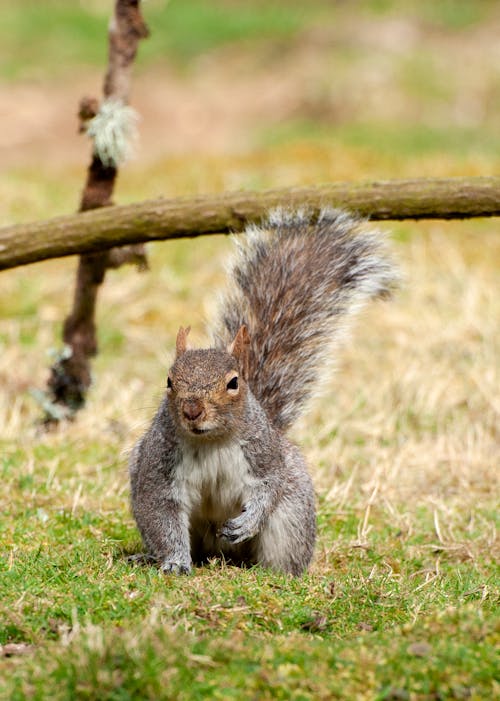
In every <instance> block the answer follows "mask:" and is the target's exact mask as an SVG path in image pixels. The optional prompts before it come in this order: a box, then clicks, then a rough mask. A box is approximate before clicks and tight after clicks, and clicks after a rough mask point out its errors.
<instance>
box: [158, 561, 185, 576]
mask: <svg viewBox="0 0 500 701" xmlns="http://www.w3.org/2000/svg"><path fill="white" fill-rule="evenodd" d="M160 571H161V572H162V573H163V574H191V565H186V564H183V563H181V562H172V561H171V560H164V561H163V562H162V564H161V567H160Z"/></svg>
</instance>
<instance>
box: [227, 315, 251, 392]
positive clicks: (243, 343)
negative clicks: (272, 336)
mask: <svg viewBox="0 0 500 701" xmlns="http://www.w3.org/2000/svg"><path fill="white" fill-rule="evenodd" d="M249 346H250V336H249V334H248V331H247V327H246V326H240V328H239V329H238V333H237V334H236V336H235V337H234V341H233V342H232V343H231V345H230V346H229V347H228V349H227V351H228V353H231V355H233V356H234V357H235V358H236V359H237V361H238V363H239V365H240V368H241V371H242V374H243V378H244V379H245V380H246V379H247V376H248V350H249Z"/></svg>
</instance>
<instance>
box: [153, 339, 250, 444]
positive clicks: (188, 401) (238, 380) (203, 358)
mask: <svg viewBox="0 0 500 701" xmlns="http://www.w3.org/2000/svg"><path fill="white" fill-rule="evenodd" d="M245 391H246V383H245V381H244V380H243V378H242V376H241V372H240V368H239V365H238V361H237V360H236V358H235V357H234V356H232V355H231V354H230V353H228V352H226V351H221V350H215V349H213V348H209V349H207V350H186V351H185V352H184V353H183V354H182V355H181V356H180V357H178V358H177V359H176V361H175V363H174V364H173V366H172V368H171V369H170V372H169V374H168V379H167V397H168V405H169V409H170V413H171V415H172V417H173V419H174V421H175V422H176V424H177V426H178V427H179V429H180V430H181V432H182V433H184V434H186V435H187V436H189V437H199V438H208V439H216V438H222V437H224V436H225V435H227V434H229V433H231V432H232V431H233V430H234V428H235V427H236V423H237V422H238V419H239V417H240V416H241V411H242V408H243V398H244V396H245Z"/></svg>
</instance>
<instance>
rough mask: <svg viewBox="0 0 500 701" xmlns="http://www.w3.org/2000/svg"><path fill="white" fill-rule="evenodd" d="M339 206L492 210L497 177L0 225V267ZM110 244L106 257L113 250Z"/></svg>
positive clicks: (390, 213)
mask: <svg viewBox="0 0 500 701" xmlns="http://www.w3.org/2000/svg"><path fill="white" fill-rule="evenodd" d="M278 206H282V207H286V208H292V209H293V208H298V207H305V208H307V209H308V210H310V211H311V212H312V213H313V215H314V213H317V212H318V211H319V210H320V209H321V208H322V207H325V206H331V207H342V208H345V209H349V210H351V211H352V212H356V213H358V214H360V215H362V216H366V217H369V218H370V219H371V220H373V221H375V220H398V219H466V218H470V217H493V216H500V177H471V178H422V179H415V180H389V181H385V182H384V181H380V182H371V183H361V184H356V183H337V184H331V185H323V186H320V187H314V188H312V187H310V188H287V189H281V190H267V191H263V192H233V193H227V194H224V195H219V196H210V197H197V198H194V199H187V198H182V199H171V200H168V199H157V200H150V201H147V202H141V203H137V204H132V205H125V206H114V207H106V208H104V209H99V210H95V211H92V212H85V213H83V214H77V215H70V216H65V217H57V218H55V219H51V220H49V221H46V222H35V223H32V224H18V225H15V226H10V227H5V228H3V229H0V270H5V269H7V268H14V267H16V266H19V265H26V264H27V263H34V262H36V261H42V260H46V259H47V258H57V257H60V256H69V255H74V254H75V253H85V254H92V253H97V252H102V251H103V250H105V249H111V248H113V247H114V246H127V245H128V246H131V245H132V244H137V243H144V242H146V241H155V240H162V239H174V238H183V237H193V236H201V235H203V234H216V233H229V232H235V233H236V232H239V231H242V229H243V228H244V226H245V224H246V223H248V222H256V221H259V220H261V219H262V217H263V216H265V215H266V213H267V212H268V211H269V210H270V209H272V208H274V207H278ZM136 250H137V249H136V248H135V247H134V248H131V249H129V251H128V252H123V249H116V250H115V249H114V248H113V250H112V252H111V253H110V254H109V255H110V258H109V259H108V262H109V265H110V266H114V265H115V264H114V263H113V261H114V260H115V258H117V257H118V259H119V258H120V255H121V253H122V252H123V254H124V255H127V256H129V257H132V258H133V257H134V255H136V254H135V252H136Z"/></svg>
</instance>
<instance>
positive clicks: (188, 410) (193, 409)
mask: <svg viewBox="0 0 500 701" xmlns="http://www.w3.org/2000/svg"><path fill="white" fill-rule="evenodd" d="M182 413H183V414H184V417H185V418H186V419H188V420H189V421H195V419H199V418H200V416H201V415H202V414H203V404H202V403H201V402H200V400H199V399H186V400H185V401H184V402H183V403H182Z"/></svg>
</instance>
